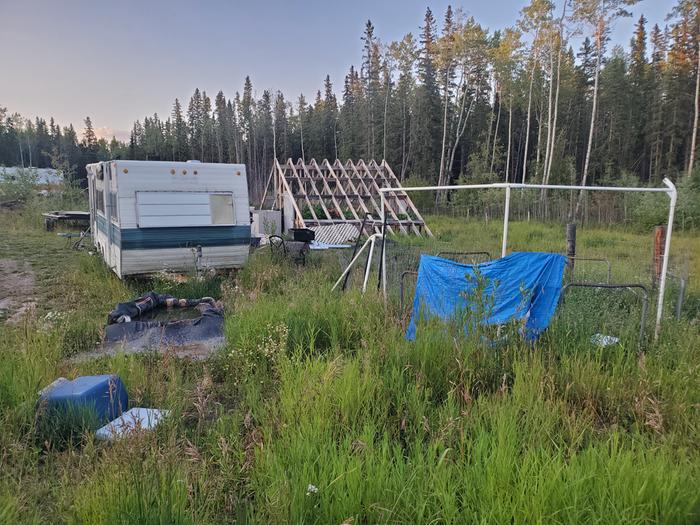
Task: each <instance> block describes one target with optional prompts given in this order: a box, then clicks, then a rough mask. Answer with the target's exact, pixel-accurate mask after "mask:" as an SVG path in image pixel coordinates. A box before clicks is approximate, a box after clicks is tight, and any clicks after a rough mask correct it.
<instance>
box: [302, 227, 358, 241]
mask: <svg viewBox="0 0 700 525" xmlns="http://www.w3.org/2000/svg"><path fill="white" fill-rule="evenodd" d="M309 229H310V230H313V231H314V232H316V240H317V241H319V242H324V243H327V244H343V243H346V242H353V241H354V240H355V239H357V236H358V233H359V228H358V227H357V226H355V225H354V224H348V223H342V224H329V225H327V226H312V227H311V228H309Z"/></svg>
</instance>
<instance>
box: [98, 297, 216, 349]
mask: <svg viewBox="0 0 700 525" xmlns="http://www.w3.org/2000/svg"><path fill="white" fill-rule="evenodd" d="M162 306H177V307H194V308H196V309H197V310H198V311H199V313H200V314H201V315H200V316H199V317H197V318H194V319H179V320H175V321H139V320H127V319H134V318H136V319H137V318H138V317H139V316H141V315H143V314H144V313H146V312H149V311H151V310H153V309H155V308H159V307H162ZM120 320H121V322H119V321H120ZM108 322H109V324H108V325H107V327H106V328H105V335H104V343H105V344H106V345H112V344H116V343H123V344H124V345H125V346H126V348H125V350H127V351H138V350H140V349H144V350H145V349H148V348H151V349H156V348H161V347H173V346H174V347H180V346H188V345H204V346H216V345H218V344H221V343H223V336H224V312H223V310H222V309H221V308H217V307H216V305H215V302H214V300H213V299H211V298H209V297H205V298H203V299H177V298H175V297H173V296H170V295H161V294H157V293H154V292H148V293H147V294H146V295H144V296H142V297H139V298H138V299H136V300H134V301H130V302H128V303H121V304H119V305H117V308H115V309H114V310H113V311H112V312H110V314H109V319H108Z"/></svg>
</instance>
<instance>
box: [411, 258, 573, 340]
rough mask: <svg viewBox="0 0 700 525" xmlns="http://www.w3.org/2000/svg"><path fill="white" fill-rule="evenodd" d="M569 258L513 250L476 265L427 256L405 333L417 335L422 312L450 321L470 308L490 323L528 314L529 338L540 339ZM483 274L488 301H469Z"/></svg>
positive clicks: (482, 321)
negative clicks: (417, 325)
mask: <svg viewBox="0 0 700 525" xmlns="http://www.w3.org/2000/svg"><path fill="white" fill-rule="evenodd" d="M565 263H566V258H565V257H564V256H563V255H559V254H555V253H534V252H514V253H511V254H510V255H507V256H506V257H503V258H501V259H496V260H495V261H489V262H486V263H482V264H476V265H471V264H460V263H457V262H454V261H451V260H449V259H443V258H441V257H434V256H431V255H422V256H421V258H420V264H419V266H418V280H417V282H416V294H415V297H414V300H413V311H412V313H411V322H410V324H409V325H408V330H407V332H406V338H407V339H408V340H414V339H415V338H416V323H417V321H418V319H420V318H421V316H423V317H425V318H431V317H439V318H441V319H445V320H447V319H450V318H453V317H454V316H455V314H456V313H457V312H459V311H465V310H466V309H467V308H469V309H471V311H472V312H479V313H481V312H483V318H482V319H481V321H480V322H481V323H482V324H485V325H500V324H503V323H506V322H508V321H511V320H523V319H524V320H525V334H524V335H525V338H526V339H528V340H534V339H537V338H538V337H539V336H540V335H541V334H542V332H543V331H544V330H546V329H547V327H548V326H549V322H550V320H551V318H552V316H553V315H554V312H555V311H556V308H557V303H558V302H559V295H560V293H561V286H562V279H563V276H564V266H565ZM477 276H480V277H477ZM479 279H483V286H484V290H483V298H484V299H485V300H487V301H488V302H489V304H488V305H483V306H481V307H479V305H475V304H473V303H472V304H470V302H469V300H470V298H472V297H473V296H474V291H475V290H476V288H477V281H478V280H479ZM480 308H483V309H482V310H480Z"/></svg>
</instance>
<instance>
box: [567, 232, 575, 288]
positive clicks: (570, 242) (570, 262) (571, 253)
mask: <svg viewBox="0 0 700 525" xmlns="http://www.w3.org/2000/svg"><path fill="white" fill-rule="evenodd" d="M566 257H567V261H566V267H567V269H568V271H569V274H570V275H573V273H574V257H576V223H575V222H570V223H568V224H567V225H566Z"/></svg>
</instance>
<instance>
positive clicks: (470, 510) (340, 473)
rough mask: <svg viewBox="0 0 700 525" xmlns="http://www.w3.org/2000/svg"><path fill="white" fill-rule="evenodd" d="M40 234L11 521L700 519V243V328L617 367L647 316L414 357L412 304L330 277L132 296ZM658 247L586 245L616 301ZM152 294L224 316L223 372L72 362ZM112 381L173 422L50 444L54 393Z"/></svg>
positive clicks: (13, 419)
mask: <svg viewBox="0 0 700 525" xmlns="http://www.w3.org/2000/svg"><path fill="white" fill-rule="evenodd" d="M36 212H37V210H36V209H34V208H29V209H27V210H25V211H24V212H19V211H14V212H9V211H5V212H0V260H3V259H4V260H8V259H11V260H14V261H19V262H21V263H22V264H24V261H27V262H28V263H29V264H30V268H31V273H32V279H33V283H34V284H33V288H32V290H31V296H32V299H33V300H34V302H36V304H37V306H36V309H35V310H34V312H33V313H32V314H30V315H26V316H24V317H23V318H22V320H21V321H20V322H19V323H18V324H7V323H3V322H2V321H0V523H47V522H48V523H86V524H102V523H104V524H111V523H139V524H150V523H153V524H156V523H157V524H169V523H232V522H252V523H323V524H325V523H336V524H341V523H344V524H350V523H472V522H480V523H494V524H500V523H536V522H548V523H550V522H551V523H650V522H660V523H674V524H675V523H697V522H699V521H700V492H699V491H698V486H700V439H698V431H700V428H699V424H700V381H699V380H698V377H699V375H698V373H699V372H700V334H699V330H698V314H697V312H698V307H697V304H698V295H699V294H700V290H699V289H698V287H697V282H695V283H694V282H693V278H694V279H695V281H697V279H698V277H700V238H699V237H698V236H697V234H695V235H693V234H679V235H678V236H677V237H675V238H674V244H673V250H674V261H673V262H674V267H676V268H679V269H680V270H682V271H686V272H688V273H689V274H690V277H691V289H690V298H689V301H688V303H687V305H688V308H687V310H686V313H685V315H684V318H683V319H682V320H681V321H678V322H677V321H675V320H671V319H667V320H666V321H665V329H664V332H663V334H662V337H661V339H660V340H659V342H658V343H656V344H654V343H651V342H647V343H646V344H645V346H644V348H645V351H644V352H642V353H640V352H639V351H638V346H637V344H638V342H637V341H636V339H635V337H634V333H635V332H634V330H630V331H629V334H628V333H627V332H625V333H624V337H623V340H622V344H621V345H618V346H615V347H610V348H607V349H600V348H597V347H594V346H592V345H591V344H590V343H589V341H588V337H590V334H592V333H594V332H596V331H600V330H601V329H603V328H601V327H604V328H605V329H621V328H623V327H626V326H632V327H634V326H636V323H637V322H638V317H637V315H638V301H636V298H632V299H629V298H625V299H610V298H607V297H603V296H601V295H600V294H588V295H585V294H584V295H582V296H581V297H579V300H571V301H567V303H566V305H565V307H564V308H563V309H562V312H560V315H559V317H558V318H557V319H556V320H555V322H554V324H553V326H552V327H551V329H550V331H549V332H548V333H547V334H546V335H545V336H544V337H543V338H542V339H541V340H540V341H539V342H538V343H537V344H536V345H535V346H534V347H530V346H527V345H525V344H522V343H520V342H517V339H511V341H512V342H511V343H509V344H507V345H505V346H502V347H500V348H491V347H490V346H488V345H484V344H483V338H482V336H483V335H484V334H481V333H478V334H472V335H470V336H464V335H463V334H462V333H461V331H455V330H450V331H445V330H444V329H433V330H431V329H425V330H422V331H421V332H420V334H419V337H418V339H417V341H416V342H414V343H409V342H406V341H405V340H404V338H403V327H402V312H399V311H398V310H397V307H396V304H395V303H393V302H392V303H391V304H389V305H388V306H386V305H385V304H384V303H383V302H382V301H381V300H380V299H379V298H378V297H376V296H375V294H374V293H369V294H368V295H367V296H365V297H361V296H360V295H359V294H358V293H357V291H355V290H352V291H350V292H348V293H346V294H335V293H330V291H329V290H330V286H331V285H332V283H333V281H334V279H335V278H337V276H338V274H339V270H340V265H339V263H338V261H337V260H336V259H334V256H332V255H327V256H325V257H320V256H317V257H314V258H312V260H311V262H310V264H309V265H308V266H307V267H305V268H303V269H299V268H296V267H294V266H289V265H286V264H280V263H278V262H273V261H271V260H270V257H269V255H268V254H267V253H264V252H259V253H256V254H254V256H253V257H252V259H251V262H250V264H249V265H248V267H247V268H245V269H244V270H243V271H241V272H239V273H238V274H237V275H236V276H235V277H227V278H219V279H210V280H206V281H201V282H199V281H191V282H190V283H186V284H173V283H170V282H167V281H163V280H158V279H156V280H155V281H153V282H135V281H129V282H126V283H124V282H121V281H120V280H118V279H117V278H116V277H115V276H114V275H113V274H111V273H110V272H109V271H108V270H107V269H106V268H105V266H104V265H103V264H102V263H101V261H100V260H99V258H97V257H94V256H90V255H89V254H88V253H86V252H85V251H82V252H76V251H73V250H70V249H67V248H66V245H65V241H64V240H62V239H59V238H57V237H56V236H55V235H54V234H48V233H45V232H43V231H42V230H41V228H40V224H39V221H38V220H37V219H36V217H37V214H36ZM431 224H434V229H435V231H436V232H437V233H438V234H439V236H438V237H439V238H438V240H437V241H434V243H433V245H431V246H430V248H431V250H432V249H434V248H437V247H438V246H439V247H440V248H442V247H459V248H461V249H468V250H482V249H485V250H488V251H491V253H494V254H495V253H498V246H499V243H500V224H499V223H497V222H492V223H488V224H486V223H474V222H472V223H468V224H464V223H463V221H459V220H448V219H441V220H435V221H433V222H432V223H431ZM650 238H651V236H650V235H647V234H645V235H639V234H635V233H629V232H623V231H618V230H600V229H599V230H596V229H590V230H588V229H586V230H581V231H580V232H579V247H580V249H579V253H581V254H582V255H586V256H590V257H594V256H605V257H608V258H610V259H611V261H613V280H614V281H619V280H625V279H630V280H644V279H646V280H648V273H649V272H648V261H649V259H650V252H651V247H650ZM511 248H512V249H523V250H550V251H562V250H563V229H562V228H561V227H558V226H557V227H555V226H548V225H533V224H527V223H515V224H513V229H512V233H511ZM421 249H426V246H415V247H406V246H401V247H398V248H396V251H397V253H398V252H400V253H402V254H408V253H413V252H417V251H420V250H421ZM397 260H398V256H397ZM26 271H28V270H26ZM580 271H582V272H583V271H585V270H583V269H581V270H580ZM591 271H592V272H593V271H597V270H593V269H591ZM151 287H152V288H154V289H156V290H158V291H160V292H167V293H172V294H174V295H181V296H200V295H205V294H213V295H215V296H217V297H220V298H221V299H222V300H223V301H224V304H225V307H226V312H227V320H226V335H227V341H228V342H227V346H226V348H225V349H224V350H223V351H222V352H220V353H219V354H217V355H216V356H214V357H213V358H212V359H210V360H208V361H206V362H189V361H183V360H178V359H175V358H171V357H167V356H165V357H164V356H161V355H144V356H124V355H119V356H116V357H113V358H103V359H97V360H92V361H88V362H82V363H79V364H76V363H74V362H72V361H70V360H67V359H66V358H68V357H70V356H72V355H75V354H76V353H79V352H82V351H84V350H87V349H91V348H93V347H94V345H95V343H96V342H97V341H98V340H99V337H100V329H101V327H102V326H103V323H104V322H105V319H106V315H107V313H108V312H109V310H110V309H111V308H112V307H113V306H114V305H115V304H116V303H117V302H119V301H123V300H126V299H129V298H131V297H133V296H135V295H137V294H140V293H141V292H143V291H145V290H147V289H149V288H151ZM672 293H673V291H670V292H669V302H670V303H671V302H672V300H673V297H672ZM0 299H1V298H0ZM27 299H28V298H26V297H25V298H24V300H25V301H26V300H27ZM670 303H669V304H670ZM670 309H671V307H670V306H669V310H670ZM615 320H621V321H620V322H619V323H617V324H616V322H612V321H615ZM599 323H601V324H599ZM92 373H117V374H119V375H120V376H121V378H122V379H123V380H124V382H125V383H126V385H127V388H128V391H129V395H130V400H131V403H132V404H133V405H135V406H153V407H159V408H167V409H169V410H171V411H172V416H171V417H170V418H168V420H166V423H165V424H163V425H161V427H159V428H158V430H157V432H155V433H152V434H145V435H141V436H138V437H136V438H134V439H130V440H128V441H123V442H117V443H114V444H111V445H105V444H103V443H99V442H96V441H94V439H93V437H92V436H91V435H90V434H89V433H85V434H83V435H81V436H78V437H77V439H72V440H64V439H63V438H62V436H59V435H51V434H49V435H40V434H39V433H38V432H37V428H36V421H35V406H36V400H37V391H38V390H39V389H40V388H42V387H43V386H45V385H47V384H48V383H50V382H51V381H53V380H54V379H56V378H57V377H59V376H64V377H74V376H76V375H80V374H92Z"/></svg>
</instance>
